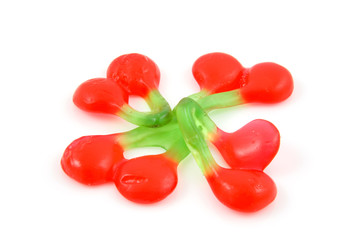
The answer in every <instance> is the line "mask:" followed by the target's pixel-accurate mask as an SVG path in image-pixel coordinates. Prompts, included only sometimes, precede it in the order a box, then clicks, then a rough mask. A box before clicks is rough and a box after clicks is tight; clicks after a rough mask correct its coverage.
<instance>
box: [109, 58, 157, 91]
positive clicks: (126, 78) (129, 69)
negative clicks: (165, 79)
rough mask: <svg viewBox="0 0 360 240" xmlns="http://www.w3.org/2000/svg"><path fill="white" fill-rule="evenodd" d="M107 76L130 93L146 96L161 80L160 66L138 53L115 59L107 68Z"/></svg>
mask: <svg viewBox="0 0 360 240" xmlns="http://www.w3.org/2000/svg"><path fill="white" fill-rule="evenodd" d="M106 75H107V78H109V79H112V80H113V81H115V82H116V83H117V84H118V85H119V86H120V87H122V88H124V89H125V91H126V92H127V93H128V94H129V95H137V96H141V97H146V96H147V95H148V93H149V92H150V91H151V90H154V89H157V88H158V87H159V82H160V71H159V68H158V66H157V65H156V64H155V63H154V62H153V61H152V60H151V59H150V58H148V57H147V56H144V55H142V54H138V53H131V54H125V55H122V56H120V57H118V58H116V59H114V60H113V61H112V62H111V64H110V65H109V67H108V69H107V73H106Z"/></svg>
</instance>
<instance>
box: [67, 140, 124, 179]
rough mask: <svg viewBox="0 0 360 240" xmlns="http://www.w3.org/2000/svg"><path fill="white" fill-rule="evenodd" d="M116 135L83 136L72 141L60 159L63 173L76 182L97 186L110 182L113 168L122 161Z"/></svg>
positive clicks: (121, 151)
mask: <svg viewBox="0 0 360 240" xmlns="http://www.w3.org/2000/svg"><path fill="white" fill-rule="evenodd" d="M117 136H118V134H111V135H93V136H84V137H81V138H78V139H76V140H74V141H73V142H72V143H71V144H70V145H69V146H68V147H67V148H66V149H65V152H64V154H63V156H62V159H61V166H62V168H63V170H64V172H65V173H66V174H67V175H68V176H69V177H71V178H73V179H75V180H76V181H78V182H80V183H83V184H87V185H98V184H102V183H105V182H109V181H111V180H112V176H113V166H114V165H115V164H116V163H118V162H120V161H122V160H123V148H122V147H121V146H120V145H119V144H118V142H117Z"/></svg>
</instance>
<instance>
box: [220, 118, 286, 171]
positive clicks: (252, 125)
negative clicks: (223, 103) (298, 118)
mask: <svg viewBox="0 0 360 240" xmlns="http://www.w3.org/2000/svg"><path fill="white" fill-rule="evenodd" d="M213 144H214V145H215V146H216V148H217V149H218V150H219V152H220V153H221V155H222V156H223V158H224V160H225V161H226V162H227V163H228V164H229V166H230V167H232V168H244V169H257V170H261V171H262V170H264V169H265V168H266V166H267V165H268V164H269V163H270V162H271V161H272V159H273V158H274V157H275V155H276V153H277V152H278V150H279V146H280V133H279V131H278V129H277V128H276V127H275V126H274V125H273V124H272V123H271V122H269V121H266V120H262V119H256V120H253V121H251V122H249V123H248V124H246V125H245V126H243V127H242V128H240V129H239V130H237V131H236V132H233V133H226V132H223V131H218V135H217V137H216V139H215V140H214V141H213Z"/></svg>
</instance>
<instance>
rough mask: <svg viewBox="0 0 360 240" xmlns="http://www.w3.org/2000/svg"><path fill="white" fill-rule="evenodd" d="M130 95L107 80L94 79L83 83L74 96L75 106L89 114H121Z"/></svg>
mask: <svg viewBox="0 0 360 240" xmlns="http://www.w3.org/2000/svg"><path fill="white" fill-rule="evenodd" d="M128 99H129V98H128V95H127V94H126V93H125V92H124V91H123V90H122V89H121V88H120V87H119V86H118V85H117V84H116V83H114V82H113V81H111V80H109V79H107V78H94V79H90V80H87V81H85V82H83V83H82V84H81V85H80V86H79V87H78V88H77V89H76V91H75V93H74V95H73V102H74V103H75V105H76V106H77V107H78V108H80V109H82V110H84V111H88V112H98V113H109V114H115V115H117V114H120V113H121V109H122V107H123V106H124V104H126V103H127V102H128Z"/></svg>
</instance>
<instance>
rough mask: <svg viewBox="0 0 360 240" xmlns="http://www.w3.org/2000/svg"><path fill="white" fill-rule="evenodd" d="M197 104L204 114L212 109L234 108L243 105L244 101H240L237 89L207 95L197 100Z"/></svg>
mask: <svg viewBox="0 0 360 240" xmlns="http://www.w3.org/2000/svg"><path fill="white" fill-rule="evenodd" d="M197 102H198V103H199V105H200V106H201V107H202V108H203V109H204V110H205V111H206V112H210V111H212V110H214V109H219V108H227V107H234V106H237V105H241V104H244V100H243V99H242V97H241V95H240V92H239V90H238V89H237V90H232V91H228V92H222V93H216V94H212V95H208V96H205V97H203V98H200V99H198V100H197Z"/></svg>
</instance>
